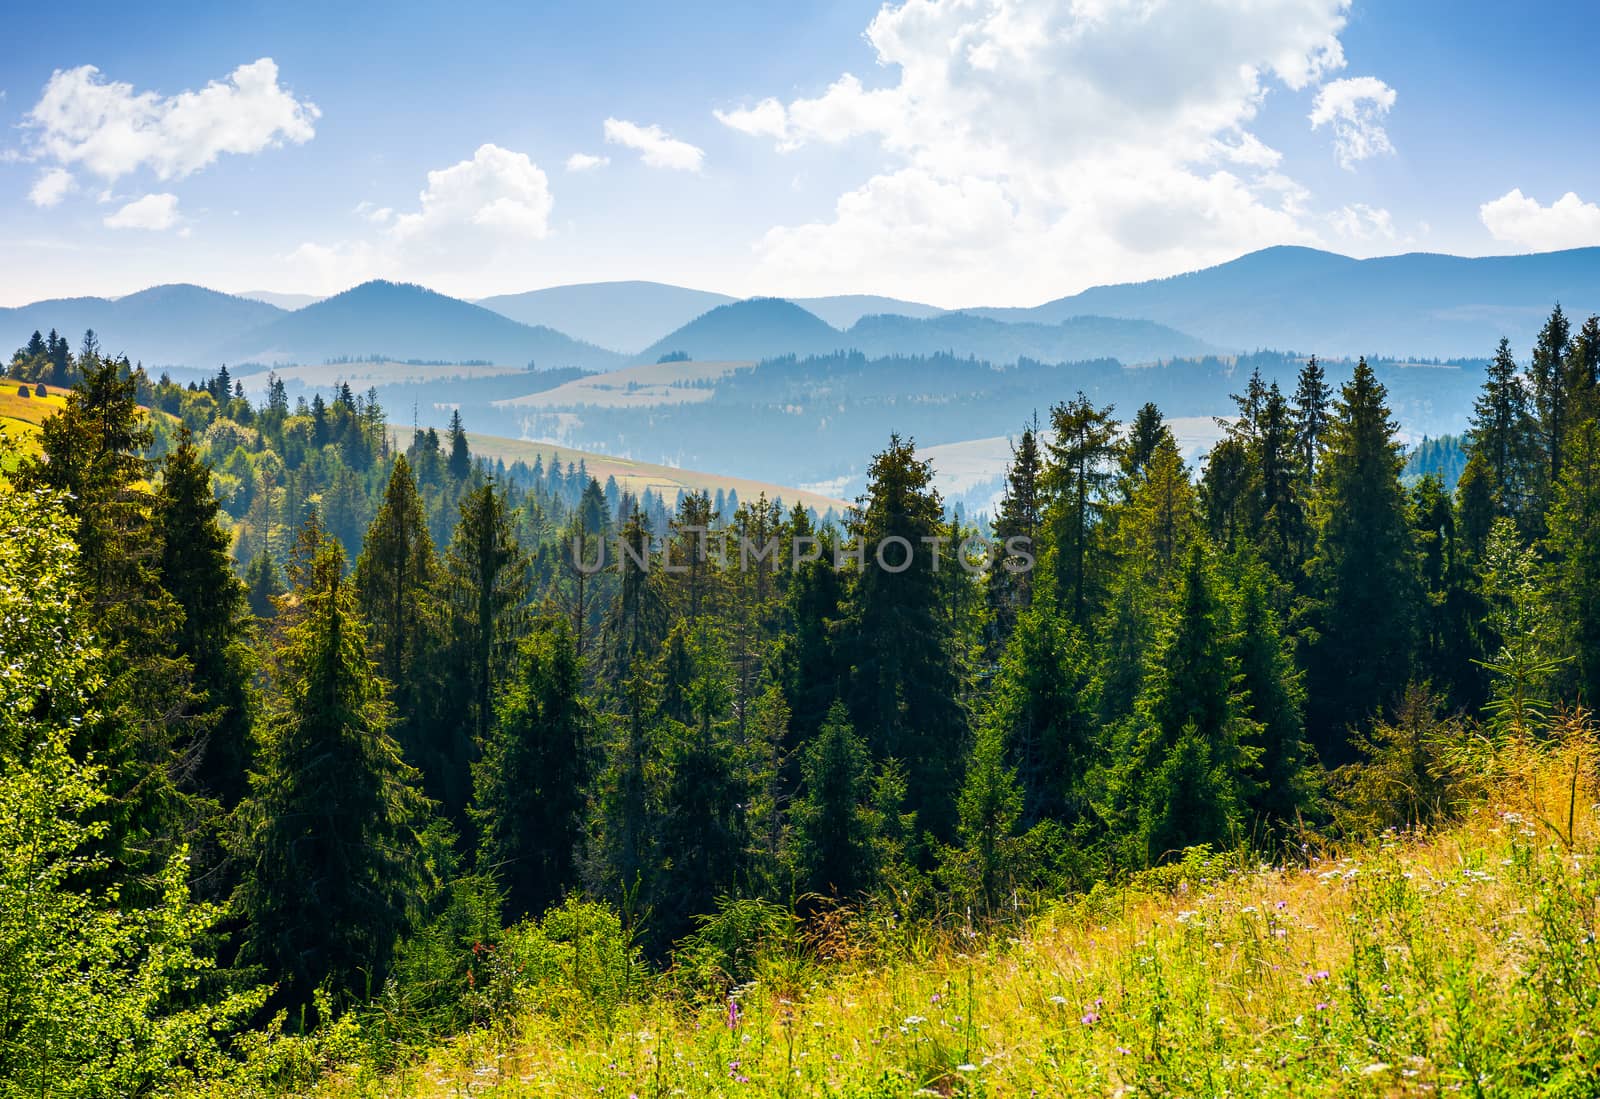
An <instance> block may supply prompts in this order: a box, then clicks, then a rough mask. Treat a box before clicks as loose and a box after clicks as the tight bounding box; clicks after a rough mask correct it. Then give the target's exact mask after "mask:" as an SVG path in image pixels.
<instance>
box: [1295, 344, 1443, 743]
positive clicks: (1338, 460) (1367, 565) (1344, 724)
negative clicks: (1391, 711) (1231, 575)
mask: <svg viewBox="0 0 1600 1099" xmlns="http://www.w3.org/2000/svg"><path fill="white" fill-rule="evenodd" d="M1334 408H1335V415H1334V417H1333V420H1332V421H1331V422H1330V424H1329V426H1328V446H1327V452H1326V454H1325V456H1324V465H1323V470H1322V474H1321V478H1320V484H1319V486H1318V495H1317V498H1316V502H1315V523H1316V552H1315V556H1314V557H1313V559H1312V561H1311V563H1310V566H1309V568H1310V580H1311V584H1312V589H1313V591H1314V593H1315V598H1316V603H1315V605H1314V606H1313V607H1312V608H1310V614H1311V621H1312V623H1313V624H1314V629H1315V634H1314V637H1313V639H1312V640H1311V643H1310V646H1309V649H1308V651H1307V654H1306V671H1307V680H1306V690H1307V704H1306V724H1307V727H1308V730H1309V732H1310V734H1311V738H1312V744H1313V745H1314V746H1315V747H1316V749H1317V754H1318V756H1320V757H1321V758H1322V760H1323V761H1324V762H1326V763H1329V764H1330V765H1333V764H1338V763H1343V762H1346V761H1347V760H1348V759H1349V749H1348V747H1347V739H1346V736H1347V732H1348V730H1349V729H1350V727H1352V726H1355V725H1358V724H1360V723H1362V722H1365V721H1367V720H1368V719H1369V718H1371V717H1372V716H1373V715H1374V714H1376V713H1378V712H1379V711H1380V710H1381V709H1382V708H1383V707H1385V706H1388V705H1389V704H1391V703H1392V702H1394V701H1395V700H1397V699H1398V697H1399V693H1400V690H1401V689H1402V688H1403V687H1404V686H1405V685H1406V680H1407V679H1408V677H1409V670H1410V657H1411V654H1412V652H1413V644H1414V639H1415V636H1416V625H1417V621H1416V620H1417V581H1416V575H1415V564H1414V558H1413V547H1412V542H1411V530H1410V524H1409V522H1408V516H1407V509H1406V499H1405V491H1404V490H1403V489H1402V488H1401V486H1400V479H1399V477H1400V469H1401V466H1402V465H1403V464H1404V459H1403V457H1402V456H1401V453H1400V444H1399V442H1398V441H1397V440H1396V438H1395V433H1396V430H1397V429H1396V426H1395V424H1394V421H1393V420H1391V419H1390V416H1389V407H1388V404H1387V393H1386V391H1385V390H1384V387H1383V385H1382V384H1381V383H1380V382H1379V381H1378V379H1377V376H1376V375H1374V374H1373V372H1372V368H1371V367H1369V366H1368V365H1367V362H1366V360H1365V359H1362V360H1361V361H1360V362H1358V363H1357V364H1356V369H1355V373H1354V375H1353V376H1352V377H1351V379H1350V381H1348V382H1346V383H1345V385H1344V386H1343V387H1342V389H1341V390H1340V397H1339V400H1338V401H1337V402H1336V403H1335V406H1334Z"/></svg>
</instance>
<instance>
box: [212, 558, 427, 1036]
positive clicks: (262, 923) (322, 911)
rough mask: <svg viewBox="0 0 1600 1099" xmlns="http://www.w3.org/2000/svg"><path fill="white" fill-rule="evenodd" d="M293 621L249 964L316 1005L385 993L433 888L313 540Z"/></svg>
mask: <svg viewBox="0 0 1600 1099" xmlns="http://www.w3.org/2000/svg"><path fill="white" fill-rule="evenodd" d="M303 544H304V546H305V549H306V551H307V553H308V554H309V557H307V558H302V561H303V565H302V566H301V567H300V568H298V569H297V570H296V571H297V573H298V575H297V577H296V587H295V590H294V592H293V596H292V598H293V599H294V600H295V605H296V610H295V614H294V620H293V622H292V624H291V625H290V626H289V627H288V629H287V632H286V634H285V636H284V638H283V640H282V642H281V643H280V645H279V647H278V650H277V652H276V654H275V659H274V664H275V671H274V679H275V686H276V691H275V692H274V694H273V696H272V701H271V704H270V707H269V710H268V717H267V728H266V734H265V736H264V737H263V741H262V766H261V771H260V773H259V774H258V775H256V776H254V778H253V781H252V794H251V797H250V799H249V800H248V801H247V802H246V803H245V805H244V807H243V809H242V812H243V818H244V821H245V827H246V832H245V836H244V838H243V841H242V848H243V849H242V851H241V854H242V855H243V856H244V858H245V860H246V862H247V864H248V866H249V867H250V873H249V874H247V875H246V877H245V880H244V882H243V884H242V885H241V887H240V894H239V902H240V907H241V911H242V912H243V913H244V914H245V916H246V917H247V918H248V920H249V930H248V933H247V942H246V955H247V957H248V958H249V959H250V960H251V961H254V962H256V963H258V964H261V965H262V966H264V967H265V968H266V971H267V972H269V973H272V974H281V975H282V976H283V978H284V979H285V980H286V981H287V988H286V990H285V995H284V997H283V999H284V1000H285V1001H286V1002H287V1003H290V1004H302V1005H303V1004H306V1003H308V1002H309V1001H310V999H311V995H312V993H313V992H314V991H315V990H316V989H317V988H318V987H320V986H321V985H322V984H323V983H324V982H325V981H326V982H330V983H331V984H332V986H333V987H334V989H335V990H336V991H338V992H342V993H345V994H349V995H360V994H364V993H366V992H368V991H369V990H371V989H374V988H377V987H380V986H381V984H382V981H383V978H384V975H385V973H386V972H387V970H388V967H389V963H390V960H391V958H392V955H393V951H394V947H395V942H396V939H397V938H398V936H399V935H400V934H401V933H402V932H403V931H404V930H405V928H406V927H407V926H408V924H409V922H410V919H411V916H412V915H413V913H414V910H415V908H416V906H417V903H418V900H419V898H420V897H421V896H422V895H423V892H424V887H425V885H426V876H425V869H424V867H423V865H422V859H421V852H420V841H419V833H420V832H421V830H422V828H423V827H424V825H425V822H426V819H427V804H428V803H427V802H426V801H425V800H424V799H423V797H422V795H421V794H420V793H419V792H418V791H417V790H416V789H415V787H414V785H413V783H414V781H415V779H416V773H415V772H414V771H412V769H411V768H410V767H408V766H407V765H406V763H405V762H404V760H403V759H402V757H401V752H400V746H399V745H398V744H396V743H395V741H394V739H393V738H392V737H391V736H390V735H389V726H390V722H391V718H392V712H391V709H390V707H389V705H388V703H387V702H386V700H385V699H384V698H383V692H382V684H381V682H380V680H379V679H378V676H377V674H376V671H375V669H374V668H373V665H372V662H371V660H370V659H369V658H368V655H367V646H366V639H365V633H366V629H365V626H364V625H363V624H362V622H361V619H360V617H359V615H358V614H357V612H356V606H355V593H354V591H353V589H352V586H351V584H350V583H349V582H348V581H347V580H346V579H345V578H344V576H343V572H344V560H343V555H342V553H341V552H340V550H339V548H338V546H337V545H336V544H334V543H332V542H330V541H328V540H327V539H326V537H325V536H321V535H319V534H318V533H317V532H315V531H314V530H313V531H311V532H310V533H309V534H308V535H307V536H306V537H305V540H304V543H303Z"/></svg>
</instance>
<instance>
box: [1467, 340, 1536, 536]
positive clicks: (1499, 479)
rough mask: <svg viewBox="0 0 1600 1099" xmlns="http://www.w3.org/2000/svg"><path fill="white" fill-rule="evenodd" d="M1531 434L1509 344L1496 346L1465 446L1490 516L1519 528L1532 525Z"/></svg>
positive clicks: (1533, 426)
mask: <svg viewBox="0 0 1600 1099" xmlns="http://www.w3.org/2000/svg"><path fill="white" fill-rule="evenodd" d="M1536 431H1537V425H1536V423H1535V421H1534V419H1533V416H1532V414H1531V412H1530V411H1529V409H1528V391H1527V389H1526V388H1525V387H1524V386H1523V384H1522V378H1521V377H1520V375H1519V373H1518V369H1517V362H1516V359H1514V358H1513V357H1512V355H1511V344H1510V341H1508V340H1501V341H1500V347H1499V349H1498V350H1496V352H1495V356H1494V359H1493V361H1491V362H1490V364H1489V368H1488V372H1487V374H1486V375H1485V377H1484V380H1483V391H1482V392H1481V393H1480V394H1479V395H1478V399H1477V401H1476V402H1475V403H1474V404H1473V408H1472V419H1471V432H1470V436H1469V438H1470V443H1469V445H1470V447H1471V450H1472V454H1473V455H1481V456H1482V458H1483V462H1484V465H1485V467H1486V469H1485V473H1486V475H1487V480H1488V488H1489V493H1490V495H1491V497H1492V498H1493V499H1494V505H1495V514H1496V515H1504V516H1508V517H1509V518H1512V519H1515V520H1517V522H1518V523H1519V525H1524V526H1525V525H1526V524H1527V523H1529V522H1531V520H1530V518H1529V514H1530V510H1531V508H1532V494H1533V491H1534V486H1535V485H1536V483H1537V477H1538V463H1537V460H1536V456H1535V446H1534V436H1535V433H1536Z"/></svg>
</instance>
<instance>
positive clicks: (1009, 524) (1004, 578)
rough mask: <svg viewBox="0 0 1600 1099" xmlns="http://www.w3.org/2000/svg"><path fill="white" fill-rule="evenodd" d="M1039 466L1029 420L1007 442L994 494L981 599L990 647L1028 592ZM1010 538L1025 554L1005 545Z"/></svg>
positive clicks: (1035, 548) (1040, 499) (1039, 507)
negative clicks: (990, 555)
mask: <svg viewBox="0 0 1600 1099" xmlns="http://www.w3.org/2000/svg"><path fill="white" fill-rule="evenodd" d="M1042 474H1043V466H1042V463H1041V461H1040V454H1039V439H1038V436H1037V434H1036V433H1035V431H1034V429H1033V427H1032V426H1031V425H1030V426H1028V427H1025V428H1023V429H1022V436H1021V437H1020V438H1019V439H1018V440H1017V442H1016V444H1015V445H1014V446H1013V447H1012V448H1011V467H1010V468H1009V469H1008V470H1007V471H1006V490H1005V493H1004V495H1002V496H1001V497H1000V508H999V513H998V514H997V515H996V516H995V521H994V528H993V531H992V537H993V539H994V542H995V543H996V545H997V547H998V552H997V553H996V554H995V560H994V561H992V562H991V563H990V566H989V571H988V574H987V581H988V583H987V591H986V595H987V599H988V604H989V611H990V614H991V615H992V616H993V618H992V629H991V634H992V636H991V648H995V649H998V648H999V647H1000V646H1003V645H1004V644H1005V641H1006V638H1008V637H1009V636H1011V631H1012V629H1014V628H1015V626H1016V622H1017V615H1018V614H1020V613H1021V612H1022V610H1023V608H1025V607H1027V605H1028V604H1029V603H1030V602H1031V601H1032V598H1033V569H1032V567H1031V564H1032V559H1033V557H1034V555H1036V554H1037V553H1038V552H1039V550H1040V548H1041V547H1040V546H1039V544H1038V542H1039V529H1040V527H1039V525H1040V521H1041V520H1042V519H1043V517H1044V485H1043V483H1042V481H1041V477H1042ZM1013 539H1020V540H1021V541H1019V542H1016V543H1014V544H1015V545H1016V546H1017V548H1019V549H1025V550H1026V552H1027V555H1028V556H1027V557H1023V556H1021V555H1020V554H1014V553H1012V552H1011V551H1010V549H1009V548H1008V547H1009V546H1010V545H1012V544H1013V543H1012V540H1013Z"/></svg>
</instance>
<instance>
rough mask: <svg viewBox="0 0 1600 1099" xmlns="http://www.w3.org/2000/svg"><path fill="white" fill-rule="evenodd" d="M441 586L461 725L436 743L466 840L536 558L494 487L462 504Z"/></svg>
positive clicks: (454, 704) (449, 726)
mask: <svg viewBox="0 0 1600 1099" xmlns="http://www.w3.org/2000/svg"><path fill="white" fill-rule="evenodd" d="M440 583H441V588H442V593H443V598H444V600H445V603H446V607H447V614H448V622H449V631H450V644H449V647H448V650H447V652H446V659H445V674H446V675H447V677H448V683H447V690H446V699H447V701H446V706H447V707H448V709H447V712H448V713H450V714H451V715H452V716H453V720H451V721H448V722H445V723H444V725H443V730H444V731H443V733H442V735H439V736H437V737H436V739H435V750H436V751H437V752H438V753H439V759H440V772H441V773H440V788H441V790H442V793H443V796H442V797H441V798H440V799H439V800H440V801H441V802H442V803H443V805H444V809H445V812H446V813H447V815H448V817H449V819H450V820H452V821H453V822H455V823H456V824H457V825H458V826H460V827H461V828H462V831H463V835H465V825H466V824H467V820H466V810H467V804H468V802H469V800H470V798H471V781H472V780H471V764H472V760H473V759H474V758H476V756H477V752H478V746H479V745H481V744H482V743H483V742H484V740H485V739H486V738H487V737H488V734H489V728H490V725H491V723H492V722H493V720H494V697H495V692H496V690H497V689H498V688H499V686H500V684H502V683H503V682H504V681H505V680H506V678H507V677H508V676H509V674H510V672H511V669H512V667H513V665H514V662H515V657H516V648H517V643H518V641H519V640H520V639H521V637H522V632H523V627H524V622H525V619H526V610H527V608H526V603H527V595H528V559H527V556H526V555H525V554H524V553H523V551H522V546H521V545H520V544H519V543H518V541H517V537H516V533H515V532H514V531H513V530H512V527H511V518H510V515H509V514H508V511H507V507H506V499H505V496H504V495H503V494H502V493H501V491H500V490H499V489H498V488H497V487H496V486H495V485H494V484H493V483H492V482H491V483H487V484H483V485H480V486H479V487H477V488H475V489H473V490H472V491H471V492H469V493H467V495H466V497H465V498H464V499H463V500H462V501H461V518H460V520H459V521H458V522H457V523H456V530H455V534H454V535H453V536H452V537H451V539H450V545H449V548H448V549H447V550H446V552H445V561H444V569H443V572H442V576H441V580H440Z"/></svg>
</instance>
